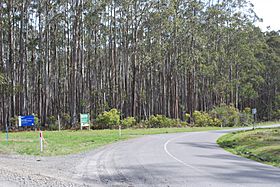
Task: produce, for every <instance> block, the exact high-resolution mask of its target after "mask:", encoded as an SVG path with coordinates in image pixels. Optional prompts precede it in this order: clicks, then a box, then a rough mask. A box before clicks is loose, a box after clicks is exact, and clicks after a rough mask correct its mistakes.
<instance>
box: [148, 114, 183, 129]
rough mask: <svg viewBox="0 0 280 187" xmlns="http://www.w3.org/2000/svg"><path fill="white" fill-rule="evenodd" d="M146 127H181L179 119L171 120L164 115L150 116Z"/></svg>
mask: <svg viewBox="0 0 280 187" xmlns="http://www.w3.org/2000/svg"><path fill="white" fill-rule="evenodd" d="M146 126H147V127H149V128H164V127H178V126H181V124H180V120H179V119H171V118H168V117H166V116H164V115H155V116H154V115H152V116H150V118H149V119H148V120H147V121H146Z"/></svg>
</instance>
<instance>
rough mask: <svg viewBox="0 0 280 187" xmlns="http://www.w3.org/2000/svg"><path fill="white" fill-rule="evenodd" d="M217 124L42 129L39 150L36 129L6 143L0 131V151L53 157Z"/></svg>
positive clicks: (10, 135)
mask: <svg viewBox="0 0 280 187" xmlns="http://www.w3.org/2000/svg"><path fill="white" fill-rule="evenodd" d="M218 129H220V128H219V127H196V128H155V129H124V130H122V136H121V137H120V136H119V131H118V130H92V131H87V130H84V131H68V130H67V131H60V132H58V131H44V132H43V136H44V139H45V143H44V151H43V153H41V152H40V143H39V142H40V139H39V132H38V131H37V132H17V133H9V142H8V143H7V142H6V139H5V136H6V134H5V133H0V153H2V154H22V155H41V156H56V155H67V154H73V153H79V152H84V151H88V150H90V149H94V148H97V147H100V146H102V145H106V144H110V143H113V142H116V141H120V140H127V139H129V138H133V137H138V136H142V135H150V134H163V133H178V132H195V131H208V130H218Z"/></svg>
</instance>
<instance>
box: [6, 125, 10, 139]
mask: <svg viewBox="0 0 280 187" xmlns="http://www.w3.org/2000/svg"><path fill="white" fill-rule="evenodd" d="M6 142H7V143H8V142H9V127H8V125H7V124H6Z"/></svg>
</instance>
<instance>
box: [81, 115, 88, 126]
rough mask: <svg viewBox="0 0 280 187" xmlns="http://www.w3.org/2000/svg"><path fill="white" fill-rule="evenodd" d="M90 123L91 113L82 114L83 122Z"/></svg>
mask: <svg viewBox="0 0 280 187" xmlns="http://www.w3.org/2000/svg"><path fill="white" fill-rule="evenodd" d="M88 123H89V114H81V124H88Z"/></svg>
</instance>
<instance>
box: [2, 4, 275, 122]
mask: <svg viewBox="0 0 280 187" xmlns="http://www.w3.org/2000/svg"><path fill="white" fill-rule="evenodd" d="M257 20H258V17H257V15H256V14H255V12H254V9H253V6H252V4H251V3H250V2H248V1H247V0H150V1H143V0H121V1H120V0H76V1H73V0H72V1H70V0H60V1H54V0H36V1H35V0H3V1H1V2H0V73H1V74H0V84H1V83H2V80H4V79H3V78H4V77H5V80H7V83H6V84H7V85H6V86H0V93H1V98H0V118H1V119H0V124H2V125H3V124H5V123H9V119H10V118H12V117H14V116H17V115H26V114H31V113H34V114H37V115H38V117H39V119H40V122H41V123H42V124H45V123H46V121H47V118H48V116H55V115H58V114H68V115H70V116H71V124H75V123H76V122H77V120H78V114H79V113H84V112H85V113H90V114H91V116H93V117H97V116H98V114H100V113H102V112H103V111H106V110H109V109H111V108H117V109H118V110H119V111H121V113H122V114H123V116H122V118H125V117H127V116H133V117H135V118H136V119H137V120H141V119H147V118H149V117H150V116H152V115H155V114H161V115H165V116H168V117H171V118H181V119H183V117H184V115H185V113H186V112H187V113H190V114H191V115H192V114H193V112H194V111H195V110H199V111H209V110H211V109H213V108H214V107H215V106H218V105H220V104H222V103H224V104H227V105H229V104H232V105H233V106H235V107H236V108H239V109H240V110H243V109H245V108H246V107H251V108H258V117H259V118H260V119H266V120H271V119H273V115H272V114H273V111H277V110H279V109H280V93H279V88H280V85H279V84H280V76H279V73H280V72H279V71H280V36H279V32H266V33H263V32H261V30H260V29H259V28H258V27H256V26H254V22H255V21H257ZM2 77H3V78H2Z"/></svg>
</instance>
